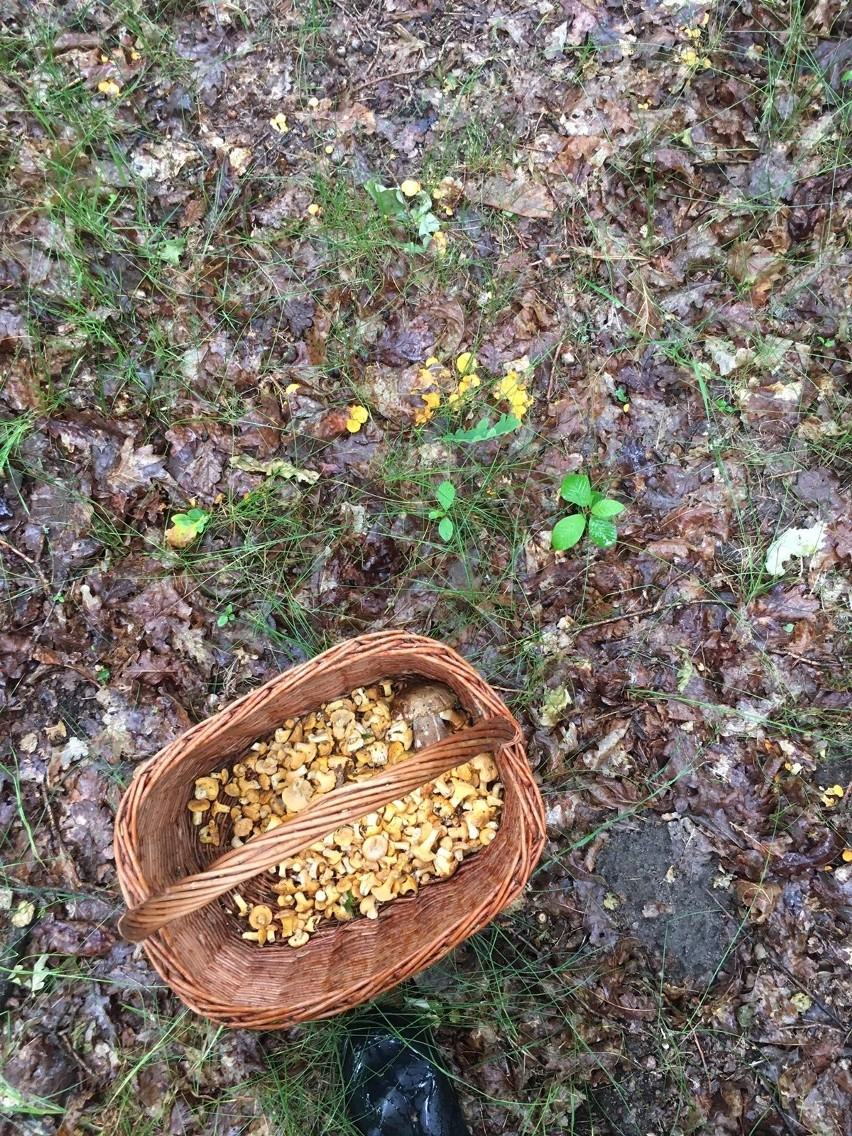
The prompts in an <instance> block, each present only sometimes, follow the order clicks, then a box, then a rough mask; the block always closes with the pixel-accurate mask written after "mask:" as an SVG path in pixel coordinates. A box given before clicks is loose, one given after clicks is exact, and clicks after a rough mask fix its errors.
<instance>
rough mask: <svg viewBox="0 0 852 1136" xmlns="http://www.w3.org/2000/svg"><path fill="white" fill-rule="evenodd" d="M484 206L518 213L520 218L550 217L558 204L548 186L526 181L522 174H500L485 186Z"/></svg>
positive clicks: (481, 195)
mask: <svg viewBox="0 0 852 1136" xmlns="http://www.w3.org/2000/svg"><path fill="white" fill-rule="evenodd" d="M480 198H481V200H482V203H483V205H490V206H491V208H492V209H501V210H502V211H503V212H504V213H516V214H517V215H518V216H519V217H533V218H535V217H550V216H552V214H553V213H554V211H555V209H556V202H555V201H554V200H553V196H552V194H551V192H550V190H549V189H548V188H547V186H544V185H541V184H539V183H536V182H531V181H528V180H526V179H525V178H524V177H523V175H521V174H514V175H508V174H506V175H504V174H498V175H496V176H495V177H492V178H489V179H488V181H487V182H486V183H485V185H483V187H482V190H481V193H480Z"/></svg>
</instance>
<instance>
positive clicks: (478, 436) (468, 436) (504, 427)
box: [445, 414, 521, 445]
mask: <svg viewBox="0 0 852 1136" xmlns="http://www.w3.org/2000/svg"><path fill="white" fill-rule="evenodd" d="M520 424H521V420H520V418H516V417H515V415H514V414H502V415H501V416H500V418H498V420H497V421H496V422H495V423H494V425H493V426H492V425H491V424H490V423H489V421H488V419H487V418H480V420H479V421H478V422H477V424H476V425H475V426H472V427H471V428H470V430H456V431H455V432H454V433H452V434H447V435H446V439H445V440H446V441H447V442H463V443H465V444H467V445H473V443H474V442H490V441H491V439H492V438H499V437H501V436H502V435H503V434H511V433H512V431H513V430H517V428H518V427H519V426H520Z"/></svg>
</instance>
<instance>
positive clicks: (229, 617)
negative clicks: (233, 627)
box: [216, 604, 237, 627]
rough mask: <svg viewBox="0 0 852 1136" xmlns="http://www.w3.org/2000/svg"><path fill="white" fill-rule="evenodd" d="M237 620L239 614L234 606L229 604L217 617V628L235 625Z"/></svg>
mask: <svg viewBox="0 0 852 1136" xmlns="http://www.w3.org/2000/svg"><path fill="white" fill-rule="evenodd" d="M236 618H237V613H236V612H235V611H234V605H233V604H228V606H227V607H226V608H225V610H224V611H223V612H222V613H221V614H220V615H219V616H218V617H217V619H216V626H217V627H227V626H228V624H229V623H233V622H234V620H235V619H236Z"/></svg>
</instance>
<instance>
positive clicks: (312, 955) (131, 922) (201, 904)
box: [115, 631, 544, 1029]
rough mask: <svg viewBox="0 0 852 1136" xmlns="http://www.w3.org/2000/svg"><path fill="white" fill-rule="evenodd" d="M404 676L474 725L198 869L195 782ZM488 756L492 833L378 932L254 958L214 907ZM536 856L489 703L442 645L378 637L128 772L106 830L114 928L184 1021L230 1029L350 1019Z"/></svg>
mask: <svg viewBox="0 0 852 1136" xmlns="http://www.w3.org/2000/svg"><path fill="white" fill-rule="evenodd" d="M403 677H422V678H427V679H434V680H437V681H439V682H443V683H446V684H447V685H448V686H450V687H452V688H453V689H454V690H455V691H456V693H457V695H458V696H459V700H460V701H461V703H462V705H463V706H464V707H465V709H466V710H467V711H468V712H469V713H470V715H471V717H472V720H473V722H474V727H473V728H471V729H468V730H464V731H461V732H460V733H458V734H455V735H451V737H450V738H448V739H446V741H444V742H442V743H440V744H439V745H436V746H431V747H429V749H426V750H422V751H420V752H419V753H417V754H414V755H412V756H411V757H409V758H407V759H406V760H405V761H404V762H401V763H400V764H399V765H397V766H393V767H391V768H390V769H387V770H385V771H383V772H382V773H380V774H377V775H376V776H375V777H373V778H371V779H370V780H369V781H364V782H358V783H352V784H350V785H346V786H344V787H342V788H340V789H336V790H334V791H333V792H332V793H330V794H328V795H327V796H326V797H324V798H322V799H321V800H319V801H317V802H316V803H314V804H312V805H311V806H309V807H308V808H307V809H305V810H304V811H303V812H302V813H300V814H298V816H297V817H294V818H291V819H290V820H288V821H287V822H286V823H285V824H284V825H281V826H280V827H278V828H276V829H273V830H271V831H270V832H268V833H264V834H262V835H261V836H256V837H253V838H252V839H251V840H249V841H247V842H246V844H245V845H244V846H243V847H242V848H239V849H236V850H233V851H231V852H228V853H226V854H225V855H224V856H221V857H219V859H218V860H217V861H216V862H215V863H214V864H211V865H207V866H205V864H204V863H203V860H204V856H203V855H202V853H201V851H200V849H199V846H198V844H197V840H196V838H195V833H194V832H193V829H192V826H191V823H190V820H189V816H188V813H187V811H186V802H187V801H188V800H189V799H190V797H191V796H192V791H193V787H194V782H195V778H196V777H199V776H202V775H204V774H206V773H208V772H209V770H210V769H212V768H215V767H219V766H222V765H224V764H227V763H228V762H231V761H233V760H236V759H237V757H238V756H239V755H240V754H241V753H242V752H243V751H244V750H245V749H246V747H247V746H248V745H249V744H250V743H251V742H253V741H255V740H256V739H257V738H259V737H262V736H264V735H266V734H269V733H271V732H272V731H273V730H274V729H275V728H276V726H278V725H280V723H281V721H282V720H283V719H284V718H288V717H296V716H298V715H301V714H305V713H308V712H309V711H311V710H314V709H316V707H317V706H318V705H319V704H320V703H323V702H328V701H331V700H332V699H333V698H336V697H340V696H341V695H345V694H348V693H349V692H350V691H351V690H353V689H355V688H356V687H359V686H366V685H369V684H370V683H373V682H376V681H378V680H379V679H382V678H403ZM487 749H490V750H492V751H493V752H494V754H495V758H496V760H497V765H498V768H499V770H500V779H501V781H502V782H503V786H504V799H505V803H504V808H503V817H502V821H501V825H500V829H499V832H498V834H497V838H496V839H495V840H494V841H493V842H492V843H491V844H490V845H488V846H487V847H486V848H484V849H482V850H481V851H479V852H478V853H477V854H476V855H475V856H473V857H471V858H469V859H468V860H466V861H465V862H464V863H463V864H462V865H461V867H460V868H459V870H458V872H457V873H456V874H455V875H454V876H453V877H452V879H450V880H448V881H444V882H442V883H440V884H434V885H432V886H430V887H427V888H425V889H422V890H421V891H419V892H418V893H417V894H416V895H413V896H409V897H406V898H405V899H397V900H395V901H394V902H393V903H392V904H389V905H388V906H387V907H385V908H382V909H381V913H380V915H379V918H378V919H376V920H366V919H361V920H356V921H354V922H352V923H348V924H339V925H336V926H331V927H328V928H325V929H323V930H321V931H320V932H319V933H318V934H317V935H315V936H313V937H312V938H311V940H310V942H309V943H308V945H307V946H305V947H303V948H301V949H299V950H293V949H292V948H290V947H288V946H287V945H286V944H273V945H271V946H267V947H264V948H262V949H258V947H257V946H256V945H255V944H253V943H250V942H246V941H245V940H243V939H242V938H241V937H240V933H239V928H238V926H237V924H236V921H235V920H234V919H233V917H230V916H229V915H228V914H227V912H226V911H225V907H224V904H223V903H222V902H221V900H219V899H218V898H217V897H219V896H221V895H223V894H224V893H225V892H227V891H229V890H230V889H231V888H232V887H234V886H235V885H236V884H237V883H238V882H241V881H243V880H246V879H248V878H250V877H252V876H255V875H257V874H258V873H259V872H261V871H263V870H264V869H265V868H267V867H269V866H271V865H273V864H276V863H278V862H279V860H281V859H283V858H284V857H285V856H291V855H293V854H294V853H295V852H296V851H298V850H300V849H301V848H304V847H306V846H307V845H309V844H311V843H313V842H314V841H315V840H317V839H319V838H321V837H322V836H325V835H326V834H327V833H329V832H332V831H334V830H335V829H336V828H338V827H339V826H340V825H341V824H344V823H347V822H351V821H353V820H357V819H358V817H360V816H363V815H364V814H365V813H367V812H370V811H372V810H373V809H375V808H377V807H379V803H386V802H387V801H390V800H396V799H398V798H399V797H401V796H404V795H405V793H407V792H410V791H411V790H412V789H414V788H416V787H418V786H419V785H422V784H425V783H426V782H428V781H430V780H433V779H434V778H435V777H437V776H439V775H440V774H441V773H443V772H446V771H447V770H448V769H451V768H454V767H455V766H456V765H459V764H462V763H463V762H464V761H466V760H469V758H470V757H471V756H473V754H474V753H477V752H481V751H482V750H487ZM543 843H544V819H543V809H542V804H541V798H540V796H539V793H538V790H537V788H536V785H535V782H534V780H533V778H532V774H531V772H530V769H529V765H528V763H527V760H526V755H525V753H524V750H523V746H522V744H521V735H520V731H519V729H518V726H517V723H516V722H515V720H514V719H513V718H512V716H511V714H510V713H509V711H508V710H507V708H506V707H505V705H504V704H503V702H502V701H501V700H500V699H499V698H498V697H497V695H496V694H495V693H494V691H493V690H492V689H491V688H490V687H489V686H488V685H487V683H485V682H484V681H483V679H482V678H481V677H480V676H479V675H478V674H477V673H476V671H474V670H473V669H472V668H471V667H470V666H469V665H468V664H467V663H466V662H465V661H464V660H463V659H462V658H461V657H460V656H459V655H457V654H456V653H455V652H454V651H452V650H451V649H450V648H448V647H445V646H443V645H442V644H440V643H436V642H435V641H434V640H431V639H426V638H424V637H422V636H417V635H410V634H408V633H406V632H398V631H392V632H380V633H378V634H375V635H366V636H362V637H360V638H358V639H353V640H350V641H348V642H346V643H343V644H341V645H340V646H338V647H334V648H332V649H331V650H330V651H326V652H325V653H324V654H323V655H320V656H318V657H317V658H316V659H313V660H312V661H311V662H309V663H305V664H303V665H302V666H299V667H295V668H293V669H292V670H290V671H287V672H286V673H285V674H282V675H280V676H279V677H278V678H275V679H273V680H272V681H271V682H269V683H267V684H266V685H265V686H263V687H261V688H260V689H258V690H256V691H252V692H251V693H250V694H248V695H246V696H245V697H244V698H241V699H240V700H239V701H237V702H235V703H233V704H232V705H231V706H229V707H227V708H226V709H225V710H222V711H221V712H220V713H218V714H216V715H214V716H213V717H212V718H209V719H207V721H205V722H202V723H200V724H199V725H197V726H194V727H193V728H192V729H191V730H189V731H187V733H185V734H184V735H183V736H182V737H181V738H179V739H177V741H175V742H173V743H172V744H171V745H169V746H166V747H165V748H164V749H163V750H161V751H160V753H159V754H157V755H156V757H154V758H153V759H152V760H151V761H150V762H148V763H147V764H146V765H145V766H144V767H143V768H142V769H141V770H139V771H138V773H137V775H136V777H135V779H134V780H133V782H132V784H131V785H130V787H129V789H128V790H127V792H126V794H125V796H124V799H123V800H122V803H121V807H120V809H119V813H118V817H117V819H116V833H115V856H116V867H117V871H118V878H119V883H120V885H121V889H122V892H123V894H124V898H125V901H126V902H127V904H128V907H130V908H131V911H130V912H128V913H127V914H125V916H124V917H123V919H122V922H121V928H122V931H123V932H124V933H125V934H126V935H127V936H128V937H130V938H132V939H145V950H146V952H147V954H148V957H149V958H150V960H151V962H152V963H153V965H154V967H155V968H156V970H157V971H158V973H159V974H160V975H161V976H162V978H163V979H164V980H165V981H166V982H168V984H169V985H170V986H171V987H172V989H173V990H174V991H175V993H176V994H177V995H178V996H179V997H180V998H181V999H182V1000H183V1001H184V1002H185V1003H186V1004H187V1005H188V1006H190V1008H192V1009H194V1010H196V1011H197V1012H198V1013H201V1014H204V1015H206V1016H207V1017H211V1018H213V1019H214V1020H216V1021H218V1022H222V1023H223V1024H226V1025H231V1026H239V1027H242V1028H249V1029H274V1028H284V1027H286V1026H291V1025H293V1024H295V1023H296V1022H300V1021H307V1020H310V1019H313V1018H318V1017H327V1016H330V1015H332V1014H336V1013H340V1012H342V1011H344V1010H347V1009H350V1008H352V1007H353V1006H355V1005H357V1004H359V1003H360V1002H362V1001H365V1000H366V999H368V998H371V997H374V996H375V995H377V994H379V993H381V992H382V991H383V990H386V989H389V988H390V987H392V986H394V985H396V984H397V983H399V982H401V981H403V979H405V978H407V977H409V976H410V975H412V974H415V973H416V972H417V971H419V970H422V969H423V968H424V967H426V966H429V965H431V964H432V963H434V962H436V961H437V960H438V959H440V958H441V957H443V955H445V954H446V953H447V952H448V951H450V950H452V948H453V947H455V946H457V945H458V944H459V943H460V942H462V941H463V940H464V939H466V938H467V937H468V936H469V935H471V934H473V933H474V932H475V931H477V930H480V929H481V928H482V927H483V926H485V924H486V923H488V922H489V921H490V920H491V919H493V918H494V916H495V915H497V914H498V912H499V911H501V910H502V909H503V908H504V907H505V906H506V904H507V903H509V902H511V900H512V899H514V898H515V896H517V895H518V893H519V892H520V891H521V890H522V889H523V886H524V884H525V883H526V880H527V879H528V877H529V874H530V872H531V871H532V869H533V867H534V865H535V863H536V861H537V859H538V857H539V855H540V853H541V849H542V846H543ZM146 936H147V937H146Z"/></svg>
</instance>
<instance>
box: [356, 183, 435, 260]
mask: <svg viewBox="0 0 852 1136" xmlns="http://www.w3.org/2000/svg"><path fill="white" fill-rule="evenodd" d="M403 185H405V183H404V182H403ZM415 185H416V183H415ZM412 188H414V186H412ZM364 189H365V190H366V191H367V193H369V195H370V197H372V199H373V201H375V203H376V205H377V206H378V207H379V212H380V213H381V214H382V216H383V217H387V218H388V219H390V220H394V221H399V222H400V223H401V224H402V225H404V226H405V228H406V229H408V230H409V232H411V233H412V234H416V236H417V239H418V240H419V241H420V244H419V245H418V244H414V243H412V242H409V243H407V244H404V245H403V246H402V247H403V249H404V250H405V251H406V252H408V253H414V254H417V253H421V252H423V251H424V250H425V249H427V248H428V247H429V244H430V243H431V240H432V234H433V233H437V232H438V231H439V230H440V228H441V222H440V221H439V220H438V218H437V217H436V216H435V214H434V213H433V212H432V198H431V197H430V196H429V194H428V193H427V192H426V190H425V189H420V190H418V191H417V192H416V193H414V194H413V195H411V196H408V195H406V194H405V193H403V191H402V188H401V187H398V186H386V185H381V183H380V182H377V181H375V180H371V181H368V182H366V184H365V185H364Z"/></svg>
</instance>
